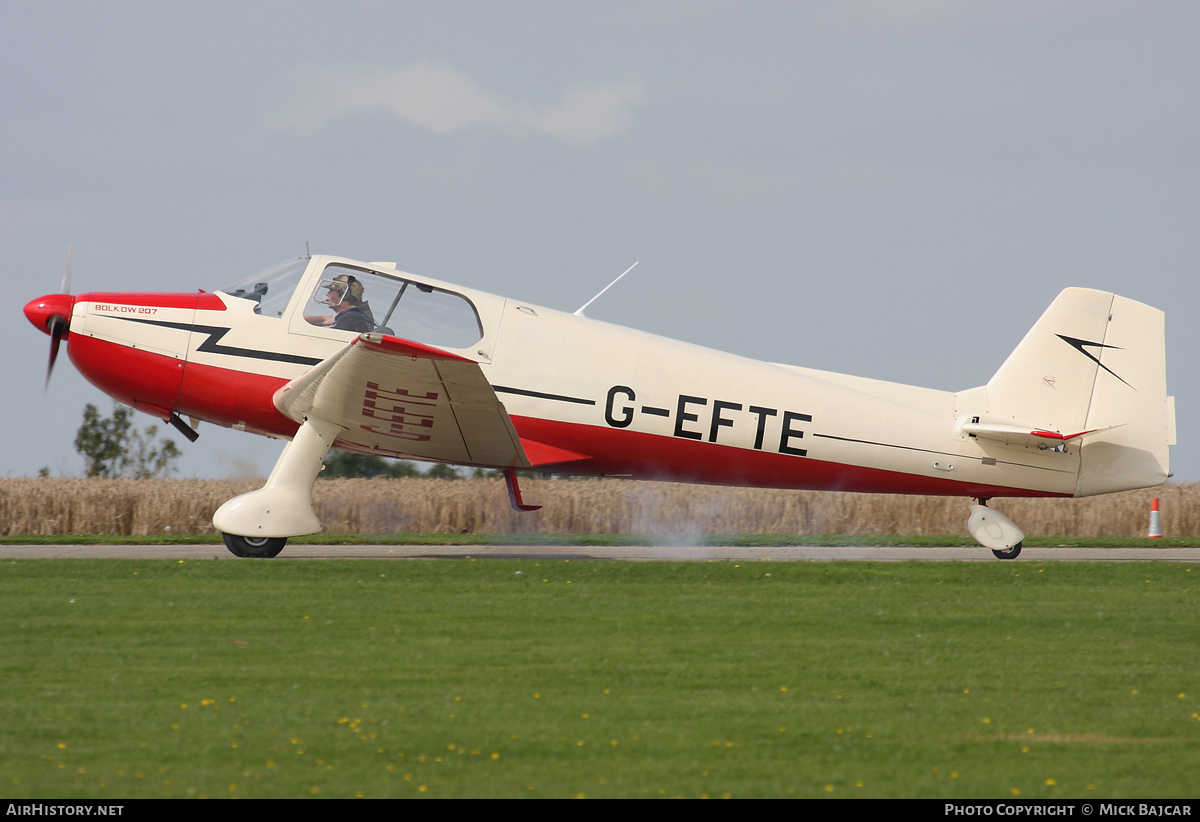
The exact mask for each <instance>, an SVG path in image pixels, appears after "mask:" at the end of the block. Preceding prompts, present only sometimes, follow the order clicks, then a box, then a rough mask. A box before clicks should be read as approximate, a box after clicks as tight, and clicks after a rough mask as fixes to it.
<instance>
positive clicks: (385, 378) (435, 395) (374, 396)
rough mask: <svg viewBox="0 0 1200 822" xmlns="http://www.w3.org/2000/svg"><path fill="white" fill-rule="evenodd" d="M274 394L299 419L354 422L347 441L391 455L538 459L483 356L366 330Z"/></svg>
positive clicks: (487, 461)
mask: <svg viewBox="0 0 1200 822" xmlns="http://www.w3.org/2000/svg"><path fill="white" fill-rule="evenodd" d="M274 401H275V407H276V408H278V409H279V410H280V412H281V413H283V414H284V416H286V417H288V418H289V419H291V420H294V421H295V422H303V421H304V418H305V417H308V416H313V417H319V418H320V419H324V420H328V421H330V422H332V423H335V424H337V425H340V426H342V427H343V428H345V429H346V430H345V431H344V432H343V433H342V434H341V435H340V436H339V437H338V441H339V442H341V443H351V444H354V445H356V446H359V447H361V448H367V449H370V450H372V451H375V452H377V453H380V454H383V455H387V456H397V457H411V458H415V459H424V460H435V461H438V462H454V463H460V464H464V465H483V466H490V467H501V468H529V467H530V463H529V460H528V459H527V458H526V456H525V452H524V451H523V450H522V448H521V442H520V440H519V438H518V437H517V432H516V431H515V430H514V428H513V425H512V420H510V419H509V417H508V414H507V413H506V412H505V410H504V406H503V405H502V404H501V403H500V400H499V399H497V397H496V392H495V391H493V390H492V386H491V384H490V383H489V382H488V381H487V378H486V377H484V375H483V371H482V369H480V367H479V364H478V363H476V362H473V361H471V360H468V359H465V358H463V357H459V356H457V355H455V354H449V353H447V352H445V351H441V350H440V349H437V348H430V347H428V346H425V345H421V344H420V343H415V342H412V341H410V340H402V339H400V338H398V337H392V336H388V335H385V334H377V333H376V334H363V335H361V336H359V337H357V338H356V339H354V340H353V341H352V342H350V343H349V344H348V345H347V346H346V347H345V348H343V349H342V350H340V351H338V352H337V353H336V354H334V355H333V356H332V357H329V358H328V359H327V360H324V361H323V362H321V363H320V364H319V365H317V366H315V367H314V368H313V369H312V370H311V371H309V372H307V373H306V374H304V375H303V376H301V377H298V378H296V379H294V380H292V381H291V382H289V383H288V384H287V385H285V386H283V387H282V388H280V389H279V390H278V391H276V392H275V396H274ZM335 447H336V445H335Z"/></svg>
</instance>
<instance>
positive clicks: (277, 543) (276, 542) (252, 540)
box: [221, 534, 287, 559]
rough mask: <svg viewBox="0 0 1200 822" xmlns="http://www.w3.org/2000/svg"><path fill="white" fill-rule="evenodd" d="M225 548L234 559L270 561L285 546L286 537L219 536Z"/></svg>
mask: <svg viewBox="0 0 1200 822" xmlns="http://www.w3.org/2000/svg"><path fill="white" fill-rule="evenodd" d="M221 539H223V540H225V547H226V548H228V549H229V553H231V554H233V555H234V556H235V557H247V558H254V559H270V558H271V557H274V556H278V555H279V552H280V551H282V550H283V546H285V545H287V537H239V536H238V535H237V534H221Z"/></svg>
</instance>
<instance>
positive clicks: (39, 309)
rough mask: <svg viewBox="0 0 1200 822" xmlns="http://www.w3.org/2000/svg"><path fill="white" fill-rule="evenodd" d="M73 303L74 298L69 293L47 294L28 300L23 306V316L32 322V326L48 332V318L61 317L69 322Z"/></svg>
mask: <svg viewBox="0 0 1200 822" xmlns="http://www.w3.org/2000/svg"><path fill="white" fill-rule="evenodd" d="M73 305H75V298H74V297H72V296H71V295H70V294H47V295H46V296H45V297H38V298H37V299H36V300H30V301H29V303H28V304H27V305H26V306H25V316H26V317H28V318H29V321H30V322H31V323H33V327H34V328H36V329H37V330H38V331H43V332H45V333H46V334H49V333H50V320H52V319H53V318H54V317H62V319H63V320H64V321H66V322H67V323H70V321H71V306H73Z"/></svg>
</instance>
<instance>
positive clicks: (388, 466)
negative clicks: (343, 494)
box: [317, 451, 421, 479]
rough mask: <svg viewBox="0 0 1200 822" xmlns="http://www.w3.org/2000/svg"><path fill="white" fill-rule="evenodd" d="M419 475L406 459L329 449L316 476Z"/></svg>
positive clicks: (323, 477)
mask: <svg viewBox="0 0 1200 822" xmlns="http://www.w3.org/2000/svg"><path fill="white" fill-rule="evenodd" d="M420 475H421V474H420V472H419V471H417V469H416V466H414V465H413V464H412V463H411V462H408V461H407V460H391V459H386V460H385V459H384V458H383V457H380V456H378V455H376V454H352V453H350V452H349V451H331V452H330V453H329V456H328V457H326V458H325V470H324V471H322V472H321V473H320V474H318V475H317V476H318V477H320V478H322V479H334V478H337V477H418V476H420Z"/></svg>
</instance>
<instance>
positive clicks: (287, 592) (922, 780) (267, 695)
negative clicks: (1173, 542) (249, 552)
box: [0, 559, 1200, 799]
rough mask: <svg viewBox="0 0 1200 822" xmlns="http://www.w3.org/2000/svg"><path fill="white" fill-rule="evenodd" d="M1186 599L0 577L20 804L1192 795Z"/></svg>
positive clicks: (285, 568) (276, 577)
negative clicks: (32, 800) (189, 799)
mask: <svg viewBox="0 0 1200 822" xmlns="http://www.w3.org/2000/svg"><path fill="white" fill-rule="evenodd" d="M1197 574H1200V571H1198V572H1193V571H1192V569H1191V566H1190V565H1187V564H1177V563H1069V562H1054V563H1047V564H1045V565H1038V564H1034V563H928V562H925V563H915V562H914V563H879V564H874V563H845V564H842V563H801V562H795V563H778V562H776V563H771V562H753V563H744V562H743V563H734V562H710V563H678V564H675V563H608V562H577V561H576V562H571V561H557V560H490V561H484V560H480V561H471V560H462V561H374V560H358V561H322V562H311V561H306V562H297V561H287V560H285V559H279V560H273V561H271V562H213V561H201V560H195V561H190V560H189V561H134V560H121V561H112V560H107V561H105V560H15V561H6V562H4V563H2V564H0V796H2V797H5V798H15V797H55V798H60V799H62V798H68V797H80V798H86V797H103V798H136V797H160V796H161V797H185V796H209V797H229V796H237V797H306V796H318V797H352V796H367V797H394V796H400V797H408V796H412V797H419V796H426V797H453V796H460V797H461V796H489V797H490V796H499V797H519V796H528V797H570V796H587V797H605V796H612V797H644V796H683V797H699V796H713V797H720V796H724V795H729V796H732V797H737V798H743V797H766V796H798V797H802V796H804V797H904V796H907V797H945V798H966V797H997V798H1012V797H1014V796H1019V797H1020V798H1023V799H1029V798H1044V797H1095V798H1136V797H1160V798H1165V797H1190V796H1194V795H1195V779H1194V770H1195V764H1196V762H1197V761H1198V758H1200V757H1198V755H1200V719H1198V716H1200V714H1198V711H1200V682H1197V673H1196V671H1197V669H1196V652H1197V648H1198V647H1200V619H1197V616H1198V615H1200V614H1198V611H1200V605H1198V604H1197V603H1198V602H1200V597H1198V594H1200V581H1198V580H1200V578H1198V577H1197Z"/></svg>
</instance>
